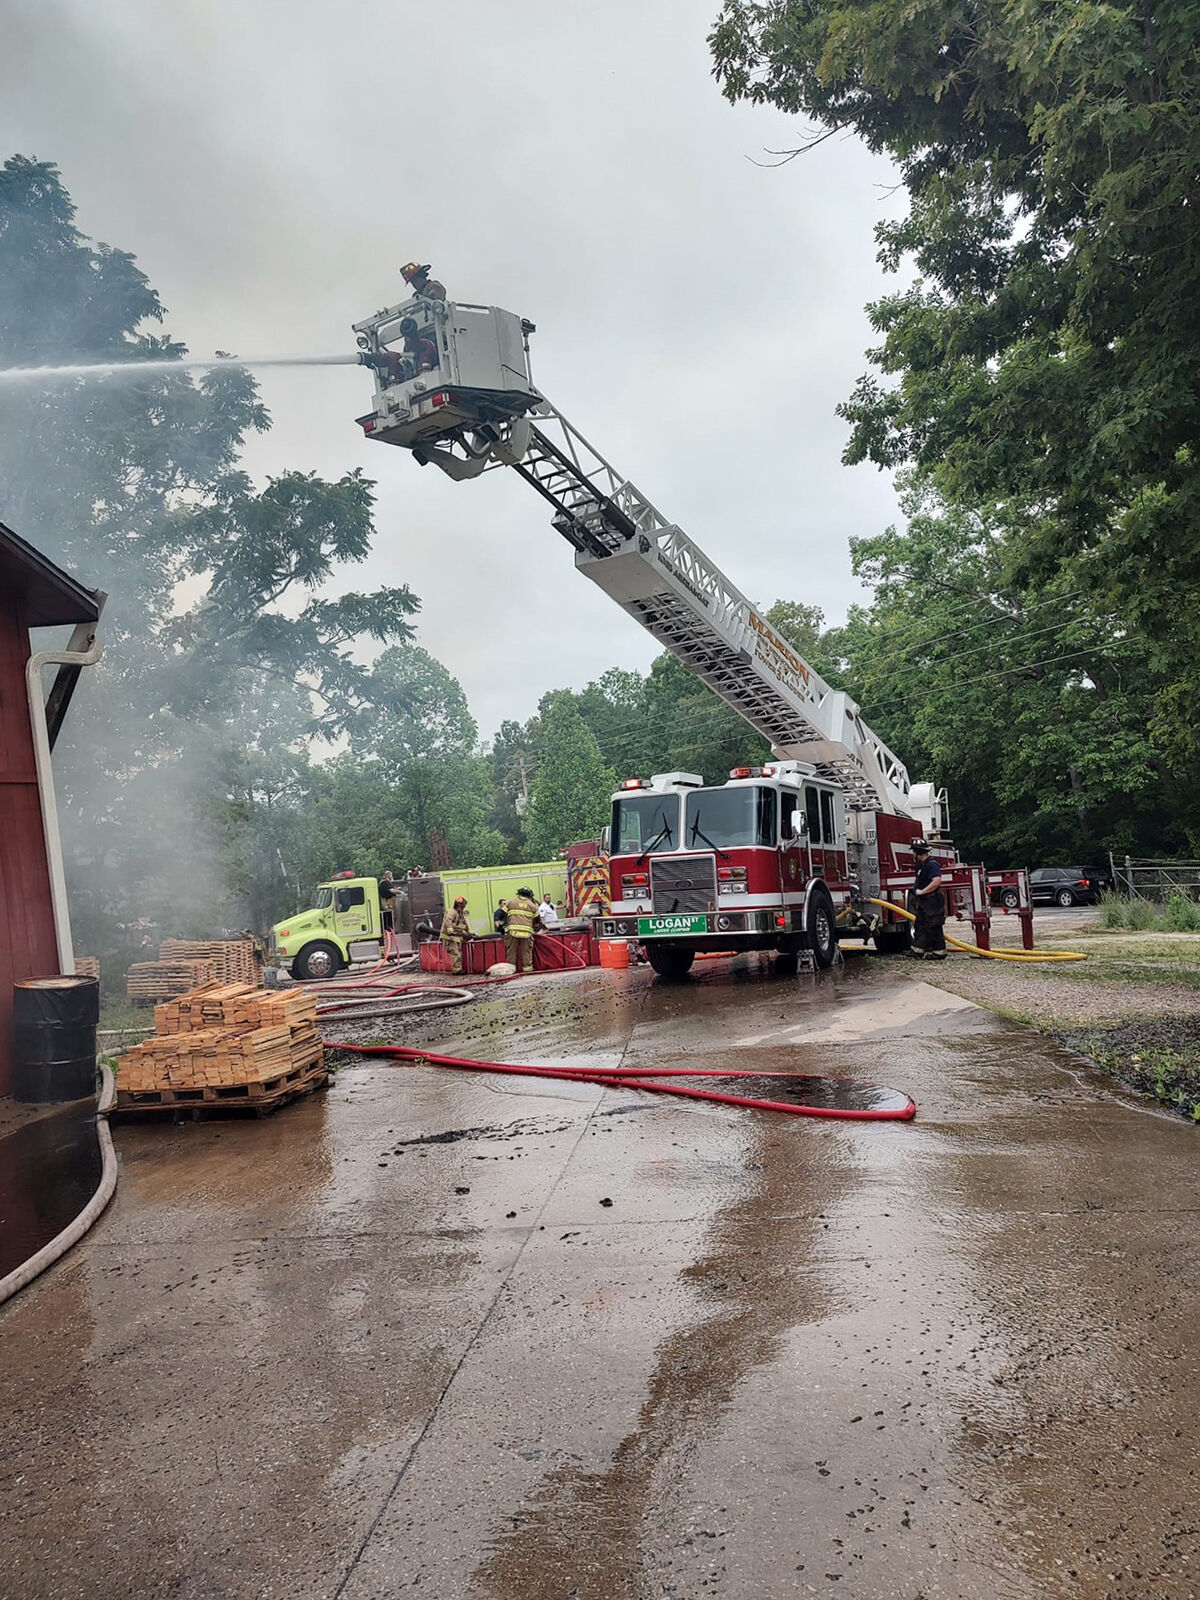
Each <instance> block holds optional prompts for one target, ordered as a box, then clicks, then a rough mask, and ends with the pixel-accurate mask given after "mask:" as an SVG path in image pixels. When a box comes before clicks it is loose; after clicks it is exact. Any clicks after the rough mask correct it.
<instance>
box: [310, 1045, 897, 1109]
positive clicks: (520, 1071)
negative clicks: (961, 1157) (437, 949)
mask: <svg viewBox="0 0 1200 1600" xmlns="http://www.w3.org/2000/svg"><path fill="white" fill-rule="evenodd" d="M325 1043H326V1045H327V1046H328V1047H329V1049H331V1050H345V1051H348V1052H350V1053H351V1054H354V1055H360V1056H388V1057H390V1058H391V1059H393V1060H396V1061H407V1062H411V1063H413V1064H417V1065H422V1066H425V1065H428V1066H431V1067H444V1068H447V1069H449V1070H451V1071H457V1072H499V1073H504V1074H505V1075H506V1076H510V1077H518V1078H557V1079H559V1080H561V1081H564V1082H567V1083H591V1084H596V1085H598V1086H599V1087H601V1088H604V1089H610V1088H622V1089H645V1090H646V1091H647V1092H648V1093H650V1094H671V1095H677V1096H679V1097H680V1098H682V1099H687V1100H709V1101H713V1102H714V1103H716V1104H717V1105H725V1106H744V1107H746V1108H748V1109H749V1110H752V1111H782V1112H785V1113H787V1114H789V1115H791V1116H798V1117H844V1118H849V1119H851V1120H855V1121H864V1122H868V1121H869V1122H908V1121H910V1120H911V1118H912V1117H914V1116H915V1115H916V1110H917V1108H916V1105H915V1103H914V1102H913V1101H912V1100H911V1099H910V1098H909V1097H908V1095H906V1094H903V1093H901V1092H900V1091H899V1090H898V1089H889V1088H887V1087H885V1085H883V1084H879V1083H863V1082H861V1081H860V1080H859V1079H857V1078H818V1077H812V1076H809V1075H807V1074H803V1073H795V1072H758V1071H755V1070H753V1069H751V1068H722V1069H721V1070H720V1071H717V1072H714V1071H712V1070H711V1069H710V1068H707V1067H612V1068H604V1067H586V1068H583V1067H578V1068H577V1067H531V1066H517V1065H514V1064H511V1063H508V1062H499V1061H475V1060H473V1059H471V1058H470V1057H469V1056H445V1055H438V1054H436V1053H435V1052H433V1051H430V1050H412V1049H409V1048H408V1047H407V1046H405V1045H399V1044H375V1045H371V1044H343V1043H341V1042H339V1041H338V1040H335V1039H327V1040H326V1041H325ZM661 1078H709V1079H716V1080H724V1079H727V1078H735V1079H743V1080H744V1079H752V1080H754V1083H755V1084H756V1085H757V1084H761V1085H763V1087H764V1089H765V1090H766V1091H768V1092H767V1093H763V1094H754V1095H750V1094H734V1093H730V1092H728V1091H726V1090H715V1089H699V1088H687V1087H685V1086H683V1085H680V1084H674V1083H661V1082H658V1081H657V1080H659V1079H661ZM745 1087H746V1088H749V1087H750V1084H749V1083H747V1084H745ZM770 1093H790V1095H791V1096H792V1098H789V1099H772V1098H770V1097H769V1094H770Z"/></svg>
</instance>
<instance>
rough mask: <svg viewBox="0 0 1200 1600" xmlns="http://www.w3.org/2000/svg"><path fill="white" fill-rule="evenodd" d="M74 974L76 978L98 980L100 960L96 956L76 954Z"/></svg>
mask: <svg viewBox="0 0 1200 1600" xmlns="http://www.w3.org/2000/svg"><path fill="white" fill-rule="evenodd" d="M75 976H76V977H77V978H95V980H96V982H97V983H99V982H100V960H99V957H98V956H76V957H75Z"/></svg>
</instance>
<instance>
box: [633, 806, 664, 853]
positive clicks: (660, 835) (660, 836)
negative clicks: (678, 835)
mask: <svg viewBox="0 0 1200 1600" xmlns="http://www.w3.org/2000/svg"><path fill="white" fill-rule="evenodd" d="M659 816H660V817H661V818H662V827H661V828H660V829H659V830H658V832H657V833H656V834H655V835H654V837H653V839H651V841H650V843H649V844H648V845H647V846H646V848H645V849H644V850H643V851H642V853H641V855H640V856H639V857H638V858H637V860H636V861H635V862H634V866H635V867H640V866H641V864H642V862H643V861H645V859H646V857H647V856H648V855H649V854H650V852H651V850H653V849H654V846H655V845H656V844H657V843H658V841H659V840H660V839H666V840H667V842H668V844H669V843H670V841H671V824H670V823H669V822H668V821H667V813H666V812H665V811H660V812H659Z"/></svg>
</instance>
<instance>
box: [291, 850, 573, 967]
mask: <svg viewBox="0 0 1200 1600" xmlns="http://www.w3.org/2000/svg"><path fill="white" fill-rule="evenodd" d="M518 889H532V890H533V892H534V894H535V895H536V896H537V898H538V899H539V900H540V899H541V897H542V895H543V894H549V896H550V898H551V900H552V901H553V902H554V903H555V905H556V906H557V905H559V904H562V903H565V901H566V898H567V863H566V862H565V861H536V862H532V863H529V862H527V863H526V864H525V865H524V866H516V867H469V868H465V869H463V870H461V871H447V872H434V873H428V872H427V873H421V874H420V875H419V876H416V877H406V878H398V879H397V880H396V897H395V900H394V908H395V912H394V920H395V931H396V937H397V940H398V942H399V944H400V948H401V951H402V952H404V951H408V950H412V949H415V948H416V942H417V940H416V930H417V928H418V927H419V925H420V924H421V923H422V922H429V923H431V924H432V925H433V927H434V928H435V929H439V928H440V927H441V922H442V914H443V912H444V911H445V908H446V906H447V905H449V904H453V902H454V900H455V899H456V898H457V896H459V895H460V894H461V895H464V896H465V897H466V901H467V916H468V917H469V918H470V922H471V927H472V929H473V931H474V932H475V933H491V931H492V914H493V912H494V911H495V909H496V906H497V904H498V903H499V902H500V901H501V900H508V899H511V897H512V896H513V895H515V894H516V892H517V890H518ZM382 954H383V916H382V912H381V909H380V904H379V881H378V879H376V878H331V879H330V880H329V881H328V882H327V883H321V884H318V885H317V892H316V895H315V897H314V903H313V905H312V906H311V907H309V909H308V910H306V911H297V912H296V914H295V915H294V916H292V917H285V918H284V919H283V921H282V922H277V923H276V924H275V926H274V927H273V928H272V929H271V934H270V939H269V942H268V945H267V957H266V958H267V962H268V964H269V965H271V966H276V967H286V968H287V969H288V970H289V971H290V972H291V974H292V976H293V977H294V978H301V979H313V978H332V977H334V976H336V974H337V973H339V972H341V971H342V970H343V969H344V968H345V967H348V966H349V965H350V963H351V962H352V961H378V960H379V959H380V957H381V956H382Z"/></svg>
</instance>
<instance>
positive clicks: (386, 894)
mask: <svg viewBox="0 0 1200 1600" xmlns="http://www.w3.org/2000/svg"><path fill="white" fill-rule="evenodd" d="M395 897H396V883H395V880H394V878H393V877H392V869H391V868H390V867H389V868H388V869H387V871H386V872H385V873H384V875H383V877H382V878H380V880H379V911H380V914H381V916H382V918H383V926H384V928H385V929H388V928H392V927H394V926H395V921H396V919H395V917H394V916H393V912H394V911H395V909H396V899H395Z"/></svg>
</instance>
